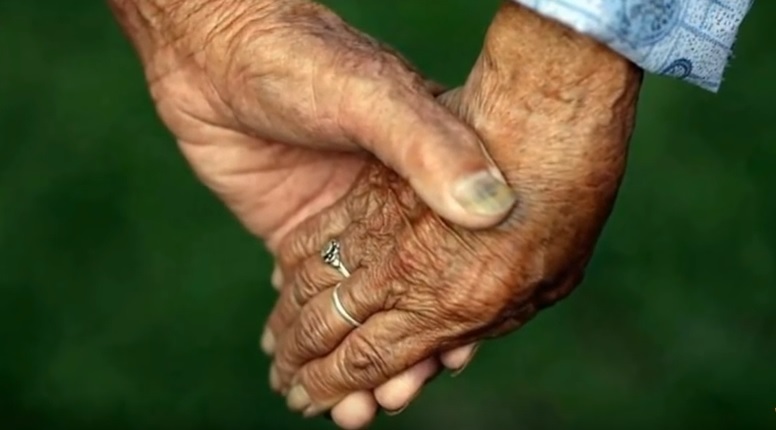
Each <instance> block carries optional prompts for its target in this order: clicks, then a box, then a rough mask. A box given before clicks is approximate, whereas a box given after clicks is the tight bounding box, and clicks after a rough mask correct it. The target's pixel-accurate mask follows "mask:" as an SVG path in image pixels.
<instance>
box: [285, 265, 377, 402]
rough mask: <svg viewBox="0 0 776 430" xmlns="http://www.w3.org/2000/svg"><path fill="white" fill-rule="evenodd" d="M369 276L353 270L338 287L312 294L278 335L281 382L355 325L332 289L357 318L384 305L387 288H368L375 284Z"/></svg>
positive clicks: (332, 346)
mask: <svg viewBox="0 0 776 430" xmlns="http://www.w3.org/2000/svg"><path fill="white" fill-rule="evenodd" d="M373 276H374V275H372V274H371V272H368V271H359V272H356V273H355V274H353V276H351V277H350V278H348V279H346V280H344V281H343V282H342V283H341V284H339V286H338V287H335V288H333V289H330V290H328V291H326V292H325V293H322V294H319V295H317V296H315V297H314V298H313V299H312V300H310V302H308V304H307V305H306V306H305V307H304V308H303V309H302V310H301V312H300V313H299V316H298V317H297V318H296V319H295V320H294V321H293V322H292V323H291V325H290V326H289V328H288V330H286V331H285V332H283V334H282V335H281V336H279V337H278V338H279V341H278V344H277V350H276V352H275V366H277V368H278V372H279V375H280V379H281V381H282V383H283V384H286V383H290V382H291V378H292V377H293V376H294V374H296V372H297V370H299V368H300V367H301V366H302V365H304V364H305V363H307V362H309V361H311V360H314V359H317V358H321V357H325V356H326V355H327V354H329V353H330V352H331V351H333V350H334V349H335V348H336V347H337V346H338V345H339V344H340V343H341V342H342V340H343V339H345V337H346V336H347V335H348V333H350V332H351V331H352V330H353V329H354V328H355V326H354V325H352V324H351V322H349V321H348V320H347V319H345V318H344V317H343V316H342V315H341V314H340V313H338V311H337V310H336V307H335V304H334V294H335V293H336V294H337V296H338V297H339V301H340V304H341V306H342V308H343V309H344V310H345V311H346V312H347V313H348V315H349V316H350V317H352V318H353V319H355V320H356V321H358V322H364V321H366V320H367V319H368V318H369V317H370V316H371V315H372V314H374V313H375V312H379V311H381V310H383V309H384V306H385V301H386V300H385V299H386V297H387V295H388V288H371V286H372V285H379V284H378V283H377V282H375V281H376V279H370V277H373ZM370 281H371V282H370ZM364 388H373V387H364Z"/></svg>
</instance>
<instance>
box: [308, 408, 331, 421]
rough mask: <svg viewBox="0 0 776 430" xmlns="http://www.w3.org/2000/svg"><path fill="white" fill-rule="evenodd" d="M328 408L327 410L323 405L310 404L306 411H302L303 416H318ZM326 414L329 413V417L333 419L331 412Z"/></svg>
mask: <svg viewBox="0 0 776 430" xmlns="http://www.w3.org/2000/svg"><path fill="white" fill-rule="evenodd" d="M326 410H327V408H324V407H322V406H315V405H312V406H308V407H307V409H305V410H304V412H302V416H303V417H305V418H312V417H316V416H318V415H320V414H322V413H323V412H325V411H326ZM326 415H328V416H329V419H331V414H330V413H328V414H326Z"/></svg>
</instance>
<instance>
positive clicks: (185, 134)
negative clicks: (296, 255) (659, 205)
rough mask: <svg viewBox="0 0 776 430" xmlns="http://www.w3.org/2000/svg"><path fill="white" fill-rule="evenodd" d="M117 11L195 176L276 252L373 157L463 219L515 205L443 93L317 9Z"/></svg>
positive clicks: (132, 0)
mask: <svg viewBox="0 0 776 430" xmlns="http://www.w3.org/2000/svg"><path fill="white" fill-rule="evenodd" d="M110 4H111V6H112V8H113V10H114V12H115V14H116V16H117V18H118V20H119V22H120V23H121V24H122V27H123V28H124V30H125V32H126V33H127V34H128V36H129V38H130V39H131V41H132V43H133V44H134V46H135V48H136V50H137V51H138V53H139V55H140V58H141V60H142V63H143V66H144V69H145V73H146V76H147V79H148V81H149V84H150V88H151V93H152V96H153V98H154V101H155V103H156V106H157V109H158V111H159V113H160V115H161V117H162V119H163V120H164V122H165V124H166V125H167V126H168V127H169V128H170V130H171V131H172V132H173V134H174V135H175V137H176V138H177V140H178V142H179V144H180V147H181V149H182V150H183V152H184V154H185V156H186V157H187V158H188V160H189V161H190V163H191V164H192V166H193V167H194V170H195V171H196V173H197V174H198V175H199V177H200V178H201V179H202V180H203V182H204V183H205V184H207V185H208V186H209V187H210V188H212V189H213V190H214V191H215V192H216V193H217V194H218V195H219V197H221V198H222V199H223V200H224V201H225V202H226V204H227V205H228V206H229V207H230V209H231V210H232V211H233V212H234V213H235V214H236V215H237V216H238V218H239V219H240V220H241V221H242V222H243V223H244V224H245V225H246V226H247V227H248V229H249V230H250V231H252V232H253V233H254V234H256V235H258V236H260V237H261V238H263V239H265V240H266V241H267V242H268V245H269V248H270V249H274V248H275V246H276V244H277V242H278V241H279V240H280V239H281V238H282V237H283V236H284V235H285V234H286V233H287V232H288V231H290V230H291V229H292V228H293V227H295V226H296V225H297V224H298V223H299V222H301V221H302V220H304V219H305V218H307V217H308V216H310V215H311V214H315V213H317V212H319V211H320V210H322V209H323V208H325V207H328V206H330V205H331V204H332V203H333V202H334V201H336V200H337V199H338V198H340V197H341V196H342V195H343V194H344V193H345V192H346V191H347V190H348V188H349V187H350V185H351V184H352V182H353V180H354V179H355V176H356V175H357V173H358V172H359V171H360V170H361V167H362V166H363V162H364V156H363V154H364V153H366V152H369V153H373V154H374V155H376V156H377V157H378V158H379V159H381V160H382V161H383V162H384V163H385V164H387V165H388V166H390V167H391V168H392V169H393V170H394V171H396V172H398V173H399V174H400V175H401V176H402V177H403V178H405V179H407V180H408V181H409V183H410V184H412V186H413V187H414V189H415V191H417V193H418V194H419V195H420V196H421V198H422V199H423V200H424V201H425V202H426V203H428V205H429V206H430V207H431V208H433V209H434V210H436V211H438V213H439V214H441V215H442V216H443V217H445V218H447V219H449V220H451V221H453V222H455V223H458V224H460V225H464V226H469V227H485V226H489V225H493V224H495V223H497V222H498V221H499V220H501V219H502V218H503V217H504V215H505V214H506V212H507V211H508V210H509V208H510V207H511V206H512V204H513V203H514V196H513V194H512V193H511V191H510V190H509V188H508V187H507V186H506V185H505V184H503V182H500V181H498V180H497V179H496V178H494V176H493V175H494V174H495V175H498V172H497V171H496V169H495V167H494V165H493V164H492V163H491V162H490V161H489V160H488V158H487V157H486V155H485V154H484V152H483V150H482V147H481V143H480V141H479V138H478V137H477V135H476V134H475V133H474V132H473V130H471V129H470V128H469V127H468V126H466V125H464V123H463V122H461V121H459V120H458V119H457V118H456V117H455V116H454V115H452V113H450V112H449V111H448V110H447V109H445V108H444V107H443V106H441V105H440V104H439V103H437V102H436V100H435V99H434V96H435V91H438V88H436V87H434V86H433V85H431V84H427V83H426V82H425V81H424V80H423V79H422V78H421V77H420V76H419V75H418V74H417V73H416V72H415V71H414V70H412V69H411V68H410V66H409V65H408V64H407V63H406V62H405V61H403V60H402V59H401V58H399V57H398V56H396V55H395V54H393V53H391V52H389V51H388V50H386V49H385V48H383V47H381V46H379V45H378V44H377V43H376V42H375V41H374V40H372V39H370V38H369V37H368V36H366V35H364V34H362V33H360V32H358V31H356V30H354V29H353V28H351V27H349V26H348V25H347V24H346V23H345V22H343V21H342V20H341V19H340V18H339V17H337V16H336V15H335V14H334V13H332V12H331V11H329V10H328V9H326V8H324V7H323V6H320V5H318V4H317V3H313V2H310V1H307V0H286V1H282V2H281V1H273V0H190V1H185V2H181V1H173V0H110ZM335 151H336V152H335ZM343 151H344V152H343ZM347 152H349V153H347ZM499 184H501V185H499ZM483 189H484V190H485V191H483Z"/></svg>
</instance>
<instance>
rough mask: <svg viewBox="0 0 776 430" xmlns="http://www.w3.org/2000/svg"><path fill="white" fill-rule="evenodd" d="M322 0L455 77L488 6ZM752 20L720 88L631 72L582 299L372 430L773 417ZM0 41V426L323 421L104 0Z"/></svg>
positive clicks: (760, 84)
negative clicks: (627, 152)
mask: <svg viewBox="0 0 776 430" xmlns="http://www.w3.org/2000/svg"><path fill="white" fill-rule="evenodd" d="M328 3H329V4H330V5H331V6H333V7H334V8H335V9H336V10H337V11H339V12H341V13H342V14H343V15H344V16H345V17H346V18H347V19H348V20H350V21H351V22H352V23H354V24H355V25H356V26H358V27H360V28H362V29H365V30H367V31H369V32H371V33H373V34H375V35H376V36H377V37H379V38H381V39H383V40H385V41H387V42H389V43H391V44H393V45H394V46H396V47H398V48H399V49H400V50H401V51H402V52H404V53H405V54H406V55H407V56H408V57H409V58H410V59H411V60H413V61H415V62H416V63H417V64H419V66H420V67H421V69H422V70H424V71H425V72H426V73H427V74H429V75H430V76H432V77H434V78H436V79H438V80H441V81H443V82H445V83H448V84H455V83H458V82H460V81H461V80H462V79H463V77H464V76H465V75H466V72H467V71H468V69H469V68H470V67H471V64H472V62H473V60H474V58H475V57H476V55H477V54H478V52H479V43H480V41H481V38H482V35H483V32H484V29H485V27H486V26H487V24H488V22H489V19H490V16H491V15H492V13H493V11H494V10H495V7H496V3H497V2H496V1H482V0H478V1H476V2H475V1H464V0H444V1H441V0H440V1H435V2H432V1H426V2H421V1H415V0H385V1H378V0H373V1H369V2H365V1H357V0H339V1H330V2H328ZM774 16H776V2H773V1H763V0H761V1H759V2H758V3H757V4H756V5H755V6H754V9H753V11H752V13H751V14H750V16H749V18H748V19H747V21H746V22H745V23H744V27H743V29H742V31H741V33H740V36H739V43H738V46H737V49H736V58H735V59H734V61H733V62H732V66H731V67H730V69H729V71H728V73H727V79H726V82H725V84H724V86H723V88H722V90H721V92H720V94H718V95H713V94H708V93H705V92H704V91H702V90H699V89H697V88H694V87H691V86H689V85H686V84H683V83H681V82H677V81H673V80H669V79H664V78H656V77H650V78H648V79H647V82H646V85H645V88H644V90H643V93H642V94H643V95H642V100H641V109H640V111H639V123H638V127H637V132H636V136H635V138H634V141H633V144H632V155H631V163H630V168H629V171H628V174H627V178H626V181H625V184H624V187H623V190H622V193H621V198H620V200H619V203H618V205H617V207H616V210H615V213H614V215H613V217H612V219H611V221H610V223H609V225H608V228H607V229H606V232H605V235H604V238H603V240H602V242H601V244H600V246H599V248H598V251H597V254H596V257H595V259H594V260H593V262H592V267H591V270H590V274H589V277H588V279H587V280H586V282H585V283H584V285H583V286H582V287H581V289H580V290H579V291H578V292H577V293H575V294H574V295H572V297H571V298H570V299H568V300H566V301H565V302H564V303H562V304H561V305H559V306H557V307H556V308H553V309H552V310H550V311H548V312H545V313H544V314H543V315H542V316H541V317H539V318H538V319H537V320H535V321H534V322H532V323H531V324H529V325H528V326H527V327H526V328H525V329H523V330H522V331H520V332H519V333H517V334H515V335H513V336H512V337H510V338H508V339H504V340H501V341H498V342H493V343H491V344H488V345H487V346H486V347H485V348H483V349H481V352H480V355H479V356H478V358H477V360H476V362H475V363H474V364H473V365H472V366H471V367H470V368H469V369H468V370H467V371H466V372H465V373H464V374H463V375H462V376H460V377H458V378H456V379H452V378H449V377H447V376H444V377H440V378H438V379H437V380H436V382H435V383H434V384H432V385H431V386H429V387H428V388H427V389H426V391H425V393H424V395H423V396H422V397H421V398H420V399H419V400H418V401H417V402H416V403H415V404H414V405H413V406H412V407H411V408H409V409H408V410H407V411H406V412H405V413H404V414H402V415H400V416H399V417H395V418H385V417H383V418H381V419H380V420H379V422H378V425H377V426H376V428H378V429H389V428H390V429H405V428H406V429H415V428H424V427H432V426H439V427H445V428H448V429H476V428H482V429H491V428H493V429H495V428H500V427H507V428H521V429H552V430H559V429H620V428H636V429H640V428H644V429H655V428H660V429H687V428H690V427H694V426H698V427H703V428H705V429H730V428H735V427H740V428H745V429H756V428H771V429H773V428H776V410H774V408H776V190H774V188H773V187H774V183H776V171H774V170H773V169H774V167H776V142H774V136H776V113H774V111H773V100H774V99H775V98H776V55H774V53H775V52H776V51H774V45H776V33H774ZM516 43H519V41H516ZM0 52H2V53H3V56H2V58H1V59H0V401H1V402H2V403H1V404H0V409H1V410H2V413H3V423H2V424H0V428H9V429H22V428H29V429H57V428H62V429H76V428H77V429H90V428H115V429H162V428H173V427H175V428H187V429H214V428H218V429H227V430H231V429H235V430H241V429H258V428H268V429H291V428H300V429H324V428H331V424H330V423H328V422H326V421H324V420H321V419H317V420H308V421H305V420H302V419H301V418H298V417H297V416H295V415H292V414H290V413H289V412H287V411H286V409H285V406H284V403H283V401H282V399H280V398H278V397H276V396H274V395H272V394H271V393H270V391H269V389H268V386H267V376H266V374H267V366H268V360H267V359H266V358H265V357H263V356H262V355H261V354H260V352H259V350H258V346H257V343H258V341H257V338H258V334H259V332H260V328H261V326H262V323H263V320H264V318H265V316H266V315H267V313H268V311H269V309H270V306H271V304H272V302H273V300H274V298H275V295H274V293H273V291H272V289H271V287H270V286H269V283H268V278H269V271H270V260H269V259H268V257H267V254H266V253H265V252H264V250H263V248H262V246H261V244H260V243H258V242H257V241H256V240H254V239H253V238H251V237H250V236H249V235H248V234H247V233H246V232H244V231H243V230H242V229H241V227H240V226H239V225H238V224H237V222H236V221H235V220H234V219H233V218H232V217H231V216H230V214H228V213H227V212H226V210H225V209H224V208H223V207H222V206H221V204H219V202H218V201H216V200H215V198H214V197H213V196H212V195H211V194H210V193H209V192H208V191H207V190H205V188H204V187H203V186H201V185H200V184H199V183H198V182H197V181H196V180H195V178H194V177H193V175H192V173H191V172H190V171H189V169H188V168H187V166H186V165H185V163H184V161H183V159H182V157H181V156H180V155H179V154H178V152H177V149H176V147H175V145H174V144H173V141H172V140H171V138H170V136H169V135H168V134H167V132H166V131H165V130H164V129H163V127H162V126H161V124H160V122H159V121H158V120H157V118H156V116H155V113H154V110H153V108H152V106H151V104H150V102H149V98H148V96H147V93H146V88H145V84H144V81H143V77H142V75H141V70H140V67H139V65H138V63H137V61H136V59H135V57H134V54H133V52H132V51H131V50H130V47H129V46H128V44H127V43H126V41H125V40H124V38H123V37H122V35H121V34H120V32H119V30H118V28H117V26H116V25H115V24H114V21H113V19H112V17H111V15H110V14H109V12H108V10H107V8H106V7H105V5H104V4H103V2H85V1H82V2H65V1H61V2H54V1H35V2H23V1H10V0H9V1H3V2H1V3H0Z"/></svg>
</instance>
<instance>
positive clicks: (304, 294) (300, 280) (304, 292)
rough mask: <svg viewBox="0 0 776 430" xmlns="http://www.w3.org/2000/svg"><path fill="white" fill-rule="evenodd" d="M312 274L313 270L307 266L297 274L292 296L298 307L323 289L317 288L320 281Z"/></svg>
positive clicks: (321, 287)
mask: <svg viewBox="0 0 776 430" xmlns="http://www.w3.org/2000/svg"><path fill="white" fill-rule="evenodd" d="M314 272H315V270H314V269H311V268H310V267H309V266H307V265H306V266H304V267H302V268H301V269H300V270H299V271H298V272H297V275H296V282H294V289H293V291H292V294H293V295H294V299H295V300H296V302H297V303H298V304H300V305H304V304H305V303H307V301H309V300H310V299H311V298H312V297H314V296H315V295H316V294H318V292H320V291H321V289H323V288H324V286H318V284H319V283H320V282H321V280H320V279H319V277H317V276H316V275H315V273H314Z"/></svg>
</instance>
